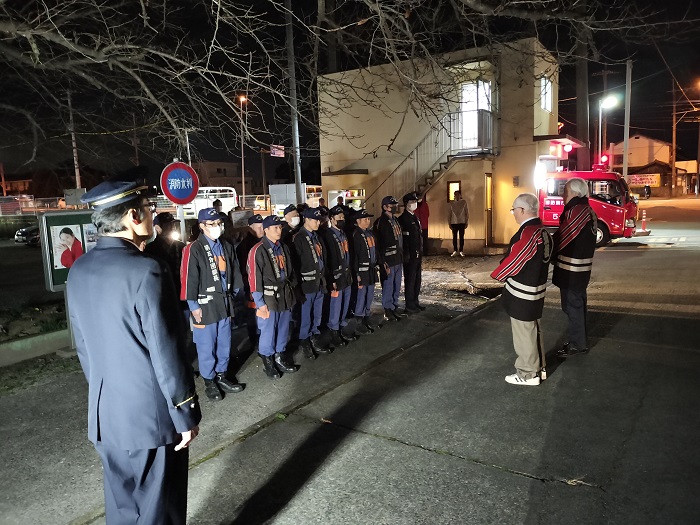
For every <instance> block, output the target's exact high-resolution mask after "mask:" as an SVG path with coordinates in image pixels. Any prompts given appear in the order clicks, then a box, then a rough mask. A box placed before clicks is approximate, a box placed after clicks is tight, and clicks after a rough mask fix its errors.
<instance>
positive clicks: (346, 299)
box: [328, 286, 352, 330]
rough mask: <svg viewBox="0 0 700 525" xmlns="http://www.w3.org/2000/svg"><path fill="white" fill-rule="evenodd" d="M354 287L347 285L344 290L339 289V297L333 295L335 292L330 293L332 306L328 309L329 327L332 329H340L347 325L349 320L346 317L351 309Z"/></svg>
mask: <svg viewBox="0 0 700 525" xmlns="http://www.w3.org/2000/svg"><path fill="white" fill-rule="evenodd" d="M351 293H352V288H351V287H350V286H346V287H345V288H343V289H342V290H338V295H337V297H333V292H331V293H330V294H329V295H330V308H329V310H328V328H330V329H331V330H340V327H341V326H347V324H348V322H347V321H346V320H345V318H346V317H347V316H348V310H349V309H350V294H351Z"/></svg>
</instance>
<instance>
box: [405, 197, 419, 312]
mask: <svg viewBox="0 0 700 525" xmlns="http://www.w3.org/2000/svg"><path fill="white" fill-rule="evenodd" d="M418 198H419V197H418V196H417V195H416V194H415V193H408V194H406V195H404V196H403V204H404V207H405V209H404V212H403V213H402V214H401V215H399V224H400V225H401V233H402V235H403V281H404V296H405V297H406V313H409V314H414V313H417V312H420V311H421V310H425V306H422V305H421V304H420V300H419V298H418V296H419V295H420V287H421V272H422V268H421V263H422V261H423V231H422V230H421V225H420V221H419V220H418V217H416V215H415V211H416V208H418Z"/></svg>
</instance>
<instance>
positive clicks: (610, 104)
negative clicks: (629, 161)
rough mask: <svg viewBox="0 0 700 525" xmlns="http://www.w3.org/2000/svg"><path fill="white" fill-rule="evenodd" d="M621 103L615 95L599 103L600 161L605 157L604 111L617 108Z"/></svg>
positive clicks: (602, 99)
mask: <svg viewBox="0 0 700 525" xmlns="http://www.w3.org/2000/svg"><path fill="white" fill-rule="evenodd" d="M618 102H619V100H618V98H617V97H616V96H615V95H608V96H607V97H605V98H601V99H600V100H599V101H598V160H599V161H600V160H601V159H602V156H603V109H610V108H614V107H615V106H617V103H618Z"/></svg>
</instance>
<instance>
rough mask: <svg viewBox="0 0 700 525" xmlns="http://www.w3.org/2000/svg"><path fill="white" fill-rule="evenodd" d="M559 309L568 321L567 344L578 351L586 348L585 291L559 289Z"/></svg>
mask: <svg viewBox="0 0 700 525" xmlns="http://www.w3.org/2000/svg"><path fill="white" fill-rule="evenodd" d="M559 292H560V295H561V309H562V310H563V311H564V313H565V314H566V317H567V318H568V320H569V323H568V330H567V331H568V336H569V344H570V345H571V346H573V347H575V348H578V349H579V350H582V349H584V348H588V339H587V337H586V321H587V317H588V304H587V303H588V297H587V295H586V290H571V289H569V288H561V289H560V290H559Z"/></svg>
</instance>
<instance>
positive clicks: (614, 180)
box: [539, 165, 637, 246]
mask: <svg viewBox="0 0 700 525" xmlns="http://www.w3.org/2000/svg"><path fill="white" fill-rule="evenodd" d="M606 167H607V166H600V165H594V166H593V171H558V172H554V173H547V174H546V175H545V177H544V183H543V186H542V187H541V188H540V189H539V200H540V219H542V223H543V224H544V225H545V226H547V227H558V226H559V216H560V215H561V214H562V212H563V211H564V197H563V195H564V185H565V184H566V182H567V181H568V180H569V179H572V178H574V177H579V178H581V179H583V180H585V181H586V182H587V183H588V190H589V194H590V195H589V199H588V200H589V203H590V205H591V208H593V211H595V213H596V215H598V232H597V235H596V246H604V245H606V244H607V243H609V242H610V239H614V238H618V237H633V236H634V233H635V229H636V218H637V201H636V199H635V198H633V197H632V196H631V195H630V189H629V186H627V182H625V179H624V178H623V177H622V176H621V175H620V174H618V173H614V172H612V171H605V168H606Z"/></svg>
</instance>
